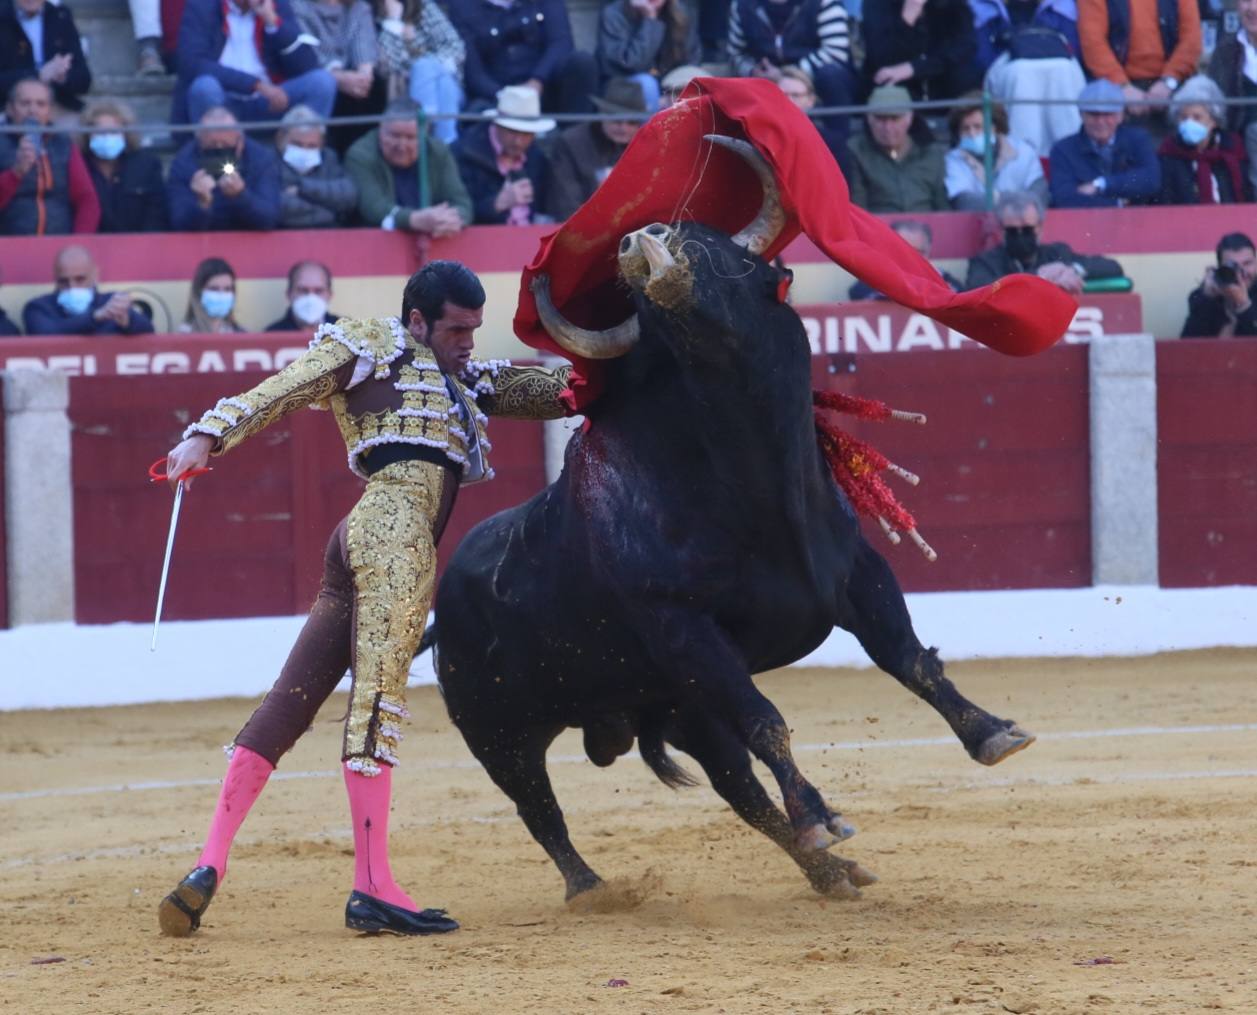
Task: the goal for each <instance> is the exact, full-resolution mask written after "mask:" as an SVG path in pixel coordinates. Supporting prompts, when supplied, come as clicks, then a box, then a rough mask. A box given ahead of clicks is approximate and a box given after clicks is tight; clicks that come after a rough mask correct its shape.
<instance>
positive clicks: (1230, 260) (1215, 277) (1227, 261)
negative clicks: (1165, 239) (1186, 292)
mask: <svg viewBox="0 0 1257 1015" xmlns="http://www.w3.org/2000/svg"><path fill="white" fill-rule="evenodd" d="M1215 254H1216V256H1217V260H1218V266H1217V267H1216V268H1206V269H1205V278H1204V281H1202V282H1201V283H1200V285H1198V286H1197V287H1196V288H1195V289H1194V290H1192V293H1191V295H1190V296H1188V297H1187V320H1186V321H1184V322H1183V334H1182V337H1183V338H1234V337H1236V336H1238V335H1249V336H1254V337H1257V248H1255V247H1254V245H1253V241H1252V239H1251V238H1250V237H1248V236H1247V235H1245V234H1244V233H1227V234H1226V235H1225V236H1223V237H1222V239H1221V240H1219V241H1218V247H1217V250H1216V251H1215Z"/></svg>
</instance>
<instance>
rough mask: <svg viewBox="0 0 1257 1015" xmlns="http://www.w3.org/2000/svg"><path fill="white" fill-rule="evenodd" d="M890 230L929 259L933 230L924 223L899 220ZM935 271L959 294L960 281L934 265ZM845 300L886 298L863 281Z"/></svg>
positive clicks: (851, 290) (854, 285)
mask: <svg viewBox="0 0 1257 1015" xmlns="http://www.w3.org/2000/svg"><path fill="white" fill-rule="evenodd" d="M891 229H893V230H895V232H897V233H898V234H899V236H900V238H901V239H903V241H904V242H905V243H907V244H908V246H910V247H911V248H912V249H913V250H915V251H916V252H917V253H918V254H920V255H921V256H922V257H924V258H925V259H926V260H927V261H928V260H929V259H930V250H931V248H932V247H933V246H934V230H932V229H931V228H930V227H929V224H928V223H926V222H920V221H918V220H916V219H900V220H899V221H898V222H894V223H892V224H891ZM934 268H935V270H936V271H937V272H938V273H939V275H940V276H941V277H942V279H943V281H944V282H946V283H947V284H948V285H949V286H951V289H952V292H960V291H961V290H962V289H963V288H964V286H963V285H962V284H961V282H960V280H959V279H957V278H955V277H954V276H952V275H951V274H950V273H948V272H946V271H944V270H943V269H942V268H939V267H938V266H937V265H934ZM847 298H848V299H852V300H884V299H886V297H885V296H884V295H883V294H882V293H879V292H878V291H877V290H876V289H874V288H873V287H872V286H871V285H869V284H868V283H867V282H864V281H857V282H856V283H854V284H853V285H852V286H851V289H850V290H849V291H848V293H847Z"/></svg>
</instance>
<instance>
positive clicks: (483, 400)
mask: <svg viewBox="0 0 1257 1015" xmlns="http://www.w3.org/2000/svg"><path fill="white" fill-rule="evenodd" d="M571 373H572V368H571V367H570V366H562V367H559V368H558V369H556V370H546V369H545V368H544V367H516V366H505V367H501V368H499V369H498V370H497V372H496V373H495V374H494V375H493V378H492V381H491V383H490V384H489V385H480V384H477V385H476V387H475V389H474V390H475V391H476V403H477V404H478V405H479V406H480V408H481V409H483V410H484V412H485V414H486V415H489V416H502V417H506V418H509V419H561V418H562V417H563V416H565V415H567V408H566V407H565V406H564V405H563V403H562V402H560V401H559V396H560V395H561V394H563V391H564V389H565V388H566V387H567V383H568V377H569V376H570V375H571ZM486 388H487V390H486Z"/></svg>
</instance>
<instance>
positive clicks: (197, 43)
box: [171, 0, 320, 123]
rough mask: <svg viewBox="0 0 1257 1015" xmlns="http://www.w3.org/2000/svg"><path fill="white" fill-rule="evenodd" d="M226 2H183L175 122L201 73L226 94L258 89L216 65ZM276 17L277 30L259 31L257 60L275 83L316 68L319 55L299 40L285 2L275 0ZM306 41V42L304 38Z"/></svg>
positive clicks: (181, 119) (223, 40)
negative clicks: (277, 18)
mask: <svg viewBox="0 0 1257 1015" xmlns="http://www.w3.org/2000/svg"><path fill="white" fill-rule="evenodd" d="M230 2H231V0H187V2H186V3H185V4H184V7H183V18H182V20H181V21H180V22H179V42H178V45H177V48H176V50H175V52H176V54H177V55H178V62H179V67H178V73H179V79H178V81H177V82H176V83H175V93H174V108H173V110H172V114H171V115H172V116H173V118H174V121H175V123H186V122H187V119H188V86H189V85H191V84H192V82H193V81H194V80H195V79H196V78H199V77H200V76H201V75H202V74H209V75H211V76H213V77H216V78H217V79H218V80H219V81H220V82H221V83H222V86H223V89H224V90H226V91H228V92H240V93H242V94H248V93H250V92H252V91H253V89H254V86H255V85H256V84H257V78H255V77H253V76H252V75H250V74H245V73H244V72H243V71H238V70H232V69H231V68H230V67H224V66H223V65H222V64H221V63H219V62H218V58H219V57H220V56H222V52H223V47H224V46H225V45H226V44H227V16H226V11H227V4H228V3H230ZM275 13H276V14H278V15H279V26H278V27H277V28H276V29H275V31H273V32H266V31H261V32H259V33H258V34H259V36H260V45H259V47H258V55H259V56H260V57H261V60H262V64H263V65H264V66H265V67H266V70H267V73H268V74H270V77H271V80H272V81H275V82H278V81H282V80H283V79H284V78H295V77H297V76H298V75H299V74H304V73H305V72H306V71H311V70H314V69H315V68H317V67H319V66H320V63H319V54H318V51H317V50H316V49H315V47H314V46H312V45H311V44H310V43H309V42H306V41H302V38H303V37H300V33H301V26H300V25H299V24H298V23H297V15H296V14H294V13H293V10H292V4H291V3H290V2H289V0H275ZM304 38H308V37H304Z"/></svg>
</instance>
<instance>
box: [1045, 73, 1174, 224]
mask: <svg viewBox="0 0 1257 1015" xmlns="http://www.w3.org/2000/svg"><path fill="white" fill-rule="evenodd" d="M1124 104H1125V96H1124V95H1123V93H1122V89H1121V88H1119V87H1118V86H1117V85H1115V84H1113V82H1112V81H1106V80H1105V79H1104V78H1097V79H1096V80H1095V81H1092V82H1091V83H1090V84H1088V85H1087V86H1086V87H1085V88H1083V90H1082V92H1081V93H1079V95H1078V109H1079V111H1080V112H1081V113H1082V130H1080V131H1079V132H1078V133H1077V134H1074V135H1073V136H1072V137H1066V138H1062V139H1061V140H1060V141H1057V142H1056V144H1054V145H1053V146H1052V151H1051V153H1050V155H1049V160H1048V162H1049V172H1048V178H1049V180H1050V181H1051V192H1052V205H1053V207H1056V208H1114V207H1117V206H1119V205H1126V204H1146V203H1148V202H1149V201H1151V200H1152V199H1153V198H1154V197H1156V195H1157V192H1158V191H1159V190H1160V189H1161V166H1160V165H1159V164H1158V162H1157V153H1156V150H1155V149H1154V148H1153V147H1152V138H1151V137H1149V136H1148V132H1147V131H1145V130H1144V129H1143V128H1142V127H1135V126H1132V125H1130V124H1125V123H1122V114H1123V106H1124Z"/></svg>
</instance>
